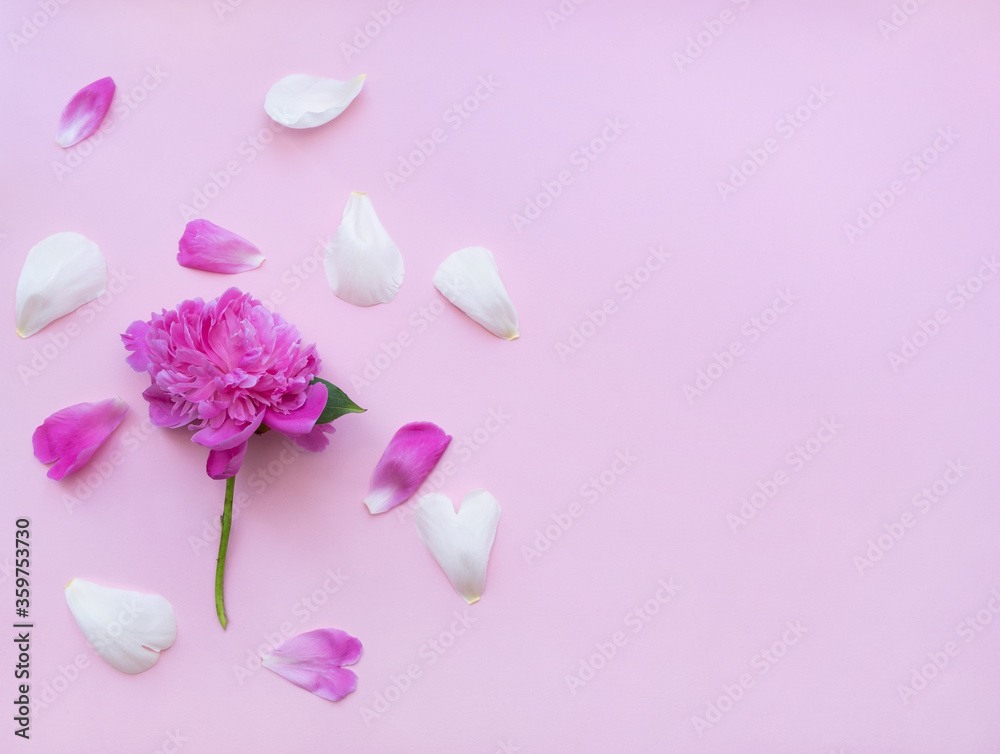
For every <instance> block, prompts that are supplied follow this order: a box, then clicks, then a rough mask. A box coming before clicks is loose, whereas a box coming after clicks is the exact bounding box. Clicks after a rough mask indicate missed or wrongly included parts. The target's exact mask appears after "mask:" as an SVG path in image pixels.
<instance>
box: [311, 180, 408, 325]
mask: <svg viewBox="0 0 1000 754" xmlns="http://www.w3.org/2000/svg"><path fill="white" fill-rule="evenodd" d="M324 266H325V267H326V278H327V280H328V281H329V282H330V287H331V288H333V292H334V293H336V294H337V295H338V296H339V297H340V298H342V299H344V301H346V302H348V303H349V304H356V305H357V306H372V305H373V304H387V303H389V302H390V301H392V300H393V299H394V298H395V297H396V293H397V292H398V291H399V286H401V285H402V284H403V255H402V254H400V253H399V248H398V247H397V246H396V244H395V243H393V241H392V239H391V238H389V234H388V233H386V232H385V228H383V227H382V223H380V222H379V220H378V216H377V215H376V214H375V208H374V207H373V206H372V201H371V199H369V198H368V195H367V194H363V193H361V192H358V191H355V192H353V193H352V194H351V198H350V199H348V200H347V206H346V207H345V208H344V217H343V219H342V220H341V221H340V227H338V228H337V235H336V237H335V238H333V239H332V240H331V241H330V243H329V245H328V246H327V248H326V258H325V259H324Z"/></svg>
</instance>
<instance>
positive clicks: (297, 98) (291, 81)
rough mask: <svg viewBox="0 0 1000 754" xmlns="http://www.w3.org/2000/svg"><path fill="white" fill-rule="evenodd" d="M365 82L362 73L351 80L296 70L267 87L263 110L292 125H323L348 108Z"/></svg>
mask: <svg viewBox="0 0 1000 754" xmlns="http://www.w3.org/2000/svg"><path fill="white" fill-rule="evenodd" d="M364 83H365V74H363V73H362V74H361V75H360V76H355V77H354V78H353V79H351V80H350V81H337V80H336V79H324V78H320V77H318V76H307V75H306V74H304V73H293V74H292V75H291V76H285V78H283V79H281V81H279V82H277V83H276V84H275V85H274V86H272V87H271V88H270V90H268V92H267V96H266V97H264V110H265V111H266V112H267V114H268V115H270V116H271V118H272V119H274V120H275V121H277V122H278V123H280V124H281V125H283V126H288V127H289V128H314V127H316V126H322V125H323V124H324V123H329V122H330V121H331V120H333V119H334V118H336V117H337V116H338V115H340V114H341V113H342V112H344V110H346V109H347V106H348V105H349V104H351V102H353V101H354V98H355V97H357V96H358V93H359V92H360V91H361V87H362V86H364Z"/></svg>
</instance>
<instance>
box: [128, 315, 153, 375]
mask: <svg viewBox="0 0 1000 754" xmlns="http://www.w3.org/2000/svg"><path fill="white" fill-rule="evenodd" d="M147 332H149V323H148V322H143V321H142V320H137V321H135V322H133V323H132V324H131V325H129V326H128V329H127V330H126V331H125V334H124V335H122V336H121V339H122V343H124V344H125V350H126V351H132V354H131V355H129V356H128V357H127V358H126V359H125V361H126V362H127V363H128V365H129V366H130V367H132V369H134V370H135V371H137V372H145V371H146V370H147V369H149V346H148V345H146V333H147Z"/></svg>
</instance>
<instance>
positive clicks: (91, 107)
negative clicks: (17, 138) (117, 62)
mask: <svg viewBox="0 0 1000 754" xmlns="http://www.w3.org/2000/svg"><path fill="white" fill-rule="evenodd" d="M114 97H115V82H114V80H113V79H112V78H111V77H110V76H108V77H107V78H103V79H99V80H98V81H95V82H94V83H93V84H89V85H87V86H85V87H83V89H81V90H80V91H78V92H77V93H76V94H74V95H73V99H71V100H70V101H69V104H68V105H66V107H64V108H63V111H62V115H61V116H60V117H59V131H58V132H57V133H56V143H58V144H59V146H60V147H62V148H63V149H66V148H67V147H71V146H73V145H74V144H77V143H78V142H81V141H83V140H84V139H86V138H87V137H88V136H90V135H91V134H92V133H94V131H96V130H97V129H98V128H99V127H100V125H101V121H103V120H104V116H105V115H107V114H108V108H110V107H111V100H113V99H114Z"/></svg>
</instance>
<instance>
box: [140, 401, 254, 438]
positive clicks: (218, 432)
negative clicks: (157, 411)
mask: <svg viewBox="0 0 1000 754" xmlns="http://www.w3.org/2000/svg"><path fill="white" fill-rule="evenodd" d="M152 407H153V404H152V403H150V415H151V416H152ZM263 420H264V412H263V411H262V412H261V413H259V414H257V417H256V418H255V419H254V420H253V421H252V422H250V423H249V424H241V423H240V422H237V421H235V420H233V419H226V420H225V421H224V422H223V423H222V424H220V425H219V426H217V427H212V426H209V427H205V428H204V429H199V430H198V431H197V432H195V433H194V434H193V435H191V442H193V443H197V444H198V445H203V446H204V447H206V448H212V449H213V450H229V449H230V448H235V447H236V446H237V445H239V444H240V443H243V442H246V441H247V440H249V439H250V435H252V434H253V433H254V432H256V431H257V428H258V427H260V425H261V422H262V421H263Z"/></svg>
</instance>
